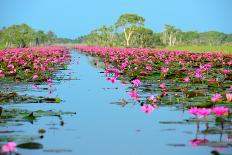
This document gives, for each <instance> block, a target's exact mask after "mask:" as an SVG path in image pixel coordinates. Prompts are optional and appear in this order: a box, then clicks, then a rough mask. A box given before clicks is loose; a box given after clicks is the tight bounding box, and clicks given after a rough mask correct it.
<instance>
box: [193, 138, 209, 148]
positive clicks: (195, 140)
mask: <svg viewBox="0 0 232 155" xmlns="http://www.w3.org/2000/svg"><path fill="white" fill-rule="evenodd" d="M207 142H209V141H208V140H207V139H194V140H191V141H190V142H189V143H190V145H192V146H199V145H200V144H202V143H207Z"/></svg>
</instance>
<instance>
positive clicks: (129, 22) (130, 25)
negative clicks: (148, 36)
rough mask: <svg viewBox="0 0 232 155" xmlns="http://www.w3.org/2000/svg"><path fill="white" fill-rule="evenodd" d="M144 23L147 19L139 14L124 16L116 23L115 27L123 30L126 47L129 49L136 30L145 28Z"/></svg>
mask: <svg viewBox="0 0 232 155" xmlns="http://www.w3.org/2000/svg"><path fill="white" fill-rule="evenodd" d="M144 22H145V19H144V18H143V17H142V16H139V15H137V14H123V15H121V16H120V17H119V18H118V20H117V22H116V23H115V27H116V28H117V29H119V28H123V32H124V37H125V45H126V46H127V47H128V46H130V39H131V36H132V35H133V34H134V33H135V29H136V28H137V27H140V26H143V25H144Z"/></svg>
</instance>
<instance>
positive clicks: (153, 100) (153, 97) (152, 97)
mask: <svg viewBox="0 0 232 155" xmlns="http://www.w3.org/2000/svg"><path fill="white" fill-rule="evenodd" d="M149 101H151V102H152V103H155V102H157V101H156V99H155V96H154V95H151V96H150V98H149Z"/></svg>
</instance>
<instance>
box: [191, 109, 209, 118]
mask: <svg viewBox="0 0 232 155" xmlns="http://www.w3.org/2000/svg"><path fill="white" fill-rule="evenodd" d="M188 112H189V113H191V114H193V115H196V116H197V117H198V118H203V117H206V116H208V115H209V114H210V113H211V109H208V108H197V107H191V108H190V109H189V110H188Z"/></svg>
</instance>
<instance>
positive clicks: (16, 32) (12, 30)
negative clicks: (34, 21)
mask: <svg viewBox="0 0 232 155" xmlns="http://www.w3.org/2000/svg"><path fill="white" fill-rule="evenodd" d="M34 39H35V30H33V29H32V28H31V27H30V26H28V25H26V24H21V25H12V26H10V27H8V28H6V29H5V30H4V31H3V40H4V42H5V43H6V47H8V46H9V45H10V46H11V45H12V44H13V45H16V46H17V47H27V46H30V44H32V43H33V41H34Z"/></svg>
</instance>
